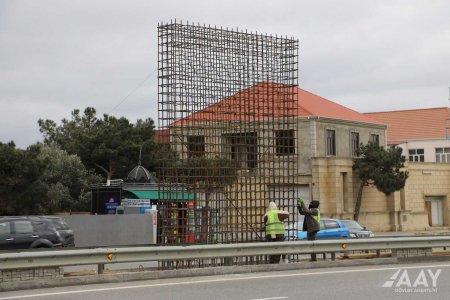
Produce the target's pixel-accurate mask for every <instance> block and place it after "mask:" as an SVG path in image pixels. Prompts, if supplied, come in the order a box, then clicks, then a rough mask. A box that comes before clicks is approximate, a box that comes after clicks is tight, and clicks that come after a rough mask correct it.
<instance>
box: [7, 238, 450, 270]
mask: <svg viewBox="0 0 450 300" xmlns="http://www.w3.org/2000/svg"><path fill="white" fill-rule="evenodd" d="M433 247H450V236H437V237H396V238H372V239H340V240H317V241H286V242H270V243H269V242H262V243H240V244H215V245H192V246H155V247H124V248H95V249H73V250H65V249H62V250H46V251H24V252H18V253H16V252H14V253H0V270H7V269H22V268H35V267H52V266H73V265H88V264H108V263H121V262H140V261H156V260H177V259H202V258H204V259H207V258H225V257H240V256H259V255H272V254H305V253H321V252H342V251H355V250H380V249H390V250H392V249H417V248H433Z"/></svg>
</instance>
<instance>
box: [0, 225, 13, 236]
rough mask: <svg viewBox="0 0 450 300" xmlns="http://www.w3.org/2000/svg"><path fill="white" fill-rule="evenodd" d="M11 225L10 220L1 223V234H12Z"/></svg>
mask: <svg viewBox="0 0 450 300" xmlns="http://www.w3.org/2000/svg"><path fill="white" fill-rule="evenodd" d="M10 234H11V225H10V223H9V222H3V223H0V235H10Z"/></svg>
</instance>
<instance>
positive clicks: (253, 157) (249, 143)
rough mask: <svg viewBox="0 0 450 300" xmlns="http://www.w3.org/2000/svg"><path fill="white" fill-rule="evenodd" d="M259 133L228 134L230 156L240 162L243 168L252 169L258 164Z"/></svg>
mask: <svg viewBox="0 0 450 300" xmlns="http://www.w3.org/2000/svg"><path fill="white" fill-rule="evenodd" d="M257 137H258V136H257V133H256V132H247V133H237V134H230V135H226V139H227V148H228V154H229V158H230V159H233V160H236V161H237V162H239V164H240V167H241V168H242V169H247V170H252V169H256V167H257V166H258V143H257Z"/></svg>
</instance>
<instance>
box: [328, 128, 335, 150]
mask: <svg viewBox="0 0 450 300" xmlns="http://www.w3.org/2000/svg"><path fill="white" fill-rule="evenodd" d="M326 147H327V155H332V156H335V155H336V133H335V131H334V130H332V129H327V131H326Z"/></svg>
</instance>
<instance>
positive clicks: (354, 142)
mask: <svg viewBox="0 0 450 300" xmlns="http://www.w3.org/2000/svg"><path fill="white" fill-rule="evenodd" d="M350 147H351V148H350V149H351V155H352V156H353V157H357V156H358V148H359V133H358V132H350Z"/></svg>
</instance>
